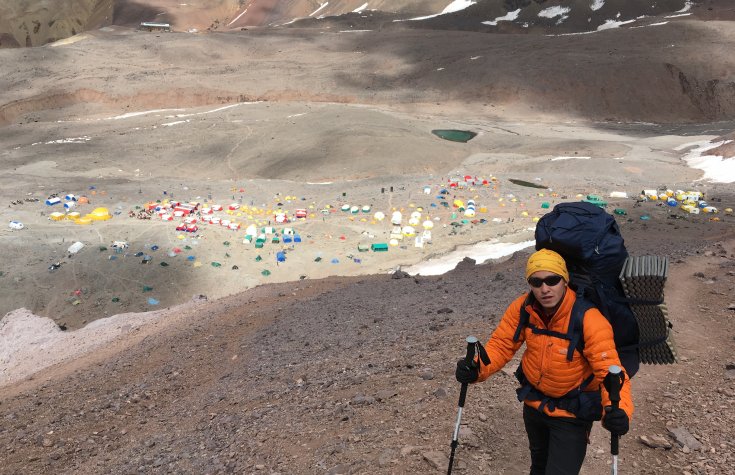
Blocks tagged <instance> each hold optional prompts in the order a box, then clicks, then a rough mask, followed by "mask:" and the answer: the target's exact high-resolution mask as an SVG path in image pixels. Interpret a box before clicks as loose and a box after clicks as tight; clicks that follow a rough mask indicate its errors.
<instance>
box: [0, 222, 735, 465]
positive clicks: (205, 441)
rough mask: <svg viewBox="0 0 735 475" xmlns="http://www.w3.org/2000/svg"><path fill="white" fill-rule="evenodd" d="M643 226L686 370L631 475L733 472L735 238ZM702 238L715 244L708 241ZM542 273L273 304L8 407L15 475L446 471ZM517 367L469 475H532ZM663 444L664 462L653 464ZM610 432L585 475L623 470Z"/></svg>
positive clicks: (462, 456)
mask: <svg viewBox="0 0 735 475" xmlns="http://www.w3.org/2000/svg"><path fill="white" fill-rule="evenodd" d="M649 211H652V212H651V215H652V217H653V218H652V219H651V220H649V221H645V222H644V221H641V220H640V219H639V218H638V214H640V211H637V212H636V214H633V215H631V217H630V219H624V220H622V222H621V226H622V229H623V232H624V235H625V236H626V242H627V243H628V247H629V249H630V251H631V253H633V254H636V255H642V254H646V253H656V254H662V255H668V256H669V257H670V259H671V262H672V271H671V276H670V281H669V284H668V286H667V302H668V304H669V309H670V313H671V318H672V320H673V322H674V325H675V327H674V328H675V337H676V340H677V342H678V348H679V353H680V356H681V362H680V363H679V364H678V365H674V366H663V367H651V366H647V367H643V369H642V370H641V371H640V373H639V374H638V375H637V376H636V378H635V380H634V394H635V400H636V404H637V412H636V415H635V419H634V422H633V428H632V431H631V433H630V435H628V436H626V437H624V438H623V439H622V446H621V461H620V464H621V467H625V470H626V471H632V472H634V473H641V474H655V473H690V474H695V473H696V474H704V473H733V469H732V467H733V459H732V453H733V449H734V447H733V445H732V444H733V440H732V437H731V435H732V432H731V427H732V424H733V423H735V419H734V418H733V414H734V413H733V411H732V410H731V409H732V405H733V404H734V403H735V379H733V375H732V372H733V369H732V368H733V362H732V358H731V355H730V353H729V351H728V348H730V347H731V346H732V341H733V338H734V337H735V327H733V325H732V312H733V303H732V299H731V294H732V290H733V287H734V285H735V268H734V267H733V265H732V263H733V262H734V261H733V258H734V257H735V244H734V242H735V241H733V232H732V227H731V226H720V225H718V224H717V223H711V225H709V224H706V223H704V222H698V221H696V220H695V221H690V220H686V219H685V220H670V219H667V218H666V217H665V215H666V213H665V210H662V213H658V212H656V210H649V209H646V212H649ZM703 226H709V227H707V232H706V233H704V234H703V233H702V229H703ZM524 259H525V255H524V254H521V255H517V256H514V257H513V258H511V259H510V260H508V261H507V262H504V263H499V264H490V265H483V266H478V265H474V264H473V263H472V262H464V263H461V264H460V265H458V267H457V269H456V270H455V271H453V272H450V273H449V274H446V275H444V276H441V277H421V276H416V277H402V278H398V277H401V276H399V275H395V276H393V277H391V276H375V277H365V278H350V279H335V278H331V279H327V280H322V281H309V280H306V281H301V282H297V283H291V284H279V285H274V286H265V287H260V288H258V289H254V290H252V291H249V292H246V293H244V294H241V295H238V296H234V297H232V298H227V299H223V300H220V301H216V302H211V303H203V304H197V305H196V306H195V307H194V308H193V310H191V311H186V312H183V313H182V314H181V315H179V316H176V317H173V318H172V319H171V321H170V322H168V323H167V324H165V325H164V326H163V328H159V329H158V330H156V331H152V330H150V329H149V330H141V331H140V332H138V333H136V334H135V335H133V336H131V337H130V338H129V339H127V340H125V341H124V342H121V343H119V344H118V345H117V346H115V347H112V348H110V349H108V350H107V351H105V352H103V353H98V354H95V355H91V356H88V357H87V358H85V359H82V360H78V361H76V362H73V363H71V364H67V365H63V366H61V367H58V368H55V369H54V370H52V371H47V372H44V373H42V374H39V375H37V376H36V377H35V378H34V379H32V380H30V381H26V382H24V383H20V384H17V385H15V386H11V387H6V388H3V389H2V392H1V393H0V394H2V412H3V414H4V416H3V417H4V423H3V425H2V426H0V446H2V447H3V452H4V455H3V457H4V467H3V472H4V473H9V474H15V473H18V474H20V473H23V474H31V473H49V472H54V473H133V472H145V473H171V472H176V473H230V472H235V473H271V474H275V473H304V474H311V473H314V474H316V473H330V474H340V473H342V474H347V473H374V474H377V473H386V474H387V473H439V472H441V471H444V470H445V464H446V462H447V455H448V449H449V441H450V439H451V432H452V427H453V423H454V418H455V414H456V406H455V405H456V398H457V393H458V385H457V384H456V383H455V382H454V380H453V367H454V361H455V360H456V358H458V357H459V356H461V355H462V353H463V352H464V343H463V339H464V337H465V336H466V335H468V334H476V335H478V336H479V337H481V338H483V339H484V338H486V337H487V336H488V334H489V332H490V331H491V330H492V328H493V326H494V324H495V323H496V322H497V321H498V318H499V317H500V315H501V314H502V311H503V309H504V306H505V305H506V304H507V302H509V301H510V299H511V298H513V297H514V296H515V295H516V294H517V293H519V292H521V291H522V289H523V285H522V276H521V269H522V266H523V263H524ZM511 371H512V368H510V369H509V370H508V371H504V372H501V373H498V374H497V375H496V376H494V377H493V378H491V379H490V380H489V381H488V382H486V383H483V384H482V385H478V386H472V387H471V388H470V391H469V397H468V403H467V406H466V411H465V416H464V419H463V422H464V426H463V429H462V431H461V432H460V441H461V442H460V447H459V449H458V462H457V468H456V473H480V472H481V471H482V472H484V473H524V472H525V470H526V469H525V467H526V466H527V464H528V456H527V454H526V449H525V442H524V432H523V429H522V422H521V418H520V408H519V406H518V402H517V401H515V394H514V392H513V388H514V387H515V383H514V380H513V377H512V375H511ZM657 446H660V448H652V447H657ZM608 447H609V439H608V438H607V437H606V433H605V431H603V430H602V429H600V428H599V427H597V428H596V429H595V430H594V431H593V438H592V445H591V446H590V449H589V453H588V458H587V461H586V463H585V468H584V471H583V473H586V474H593V473H602V472H603V471H604V470H607V469H608V468H607V464H608V463H609V458H610V457H609V455H608V452H607V450H608Z"/></svg>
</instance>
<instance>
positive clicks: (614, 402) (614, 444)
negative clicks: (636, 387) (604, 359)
mask: <svg viewBox="0 0 735 475" xmlns="http://www.w3.org/2000/svg"><path fill="white" fill-rule="evenodd" d="M622 379H623V370H622V368H620V366H617V365H611V366H610V368H608V373H607V376H606V377H605V389H607V393H608V396H609V397H610V405H611V406H612V408H613V409H617V408H619V407H620V387H621V386H622V383H623V381H622ZM619 441H620V436H618V435H616V434H612V436H611V437H610V453H611V454H613V455H618V453H619Z"/></svg>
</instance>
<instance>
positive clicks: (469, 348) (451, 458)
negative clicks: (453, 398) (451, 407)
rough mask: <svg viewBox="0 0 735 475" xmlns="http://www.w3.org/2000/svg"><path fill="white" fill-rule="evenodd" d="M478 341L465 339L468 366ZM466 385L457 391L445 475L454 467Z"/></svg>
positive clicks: (472, 338)
mask: <svg viewBox="0 0 735 475" xmlns="http://www.w3.org/2000/svg"><path fill="white" fill-rule="evenodd" d="M477 344H478V340H477V338H476V337H474V336H468V337H467V356H465V358H464V360H465V362H466V363H467V364H468V365H469V364H472V362H473V361H474V359H475V348H476V347H477ZM467 386H468V384H467V383H462V389H460V391H459V404H458V405H457V406H458V408H457V422H456V423H455V424H454V435H452V445H451V447H452V452H451V454H450V455H449V468H448V469H447V475H452V465H454V451H455V450H457V444H458V443H459V441H458V440H457V438H458V436H459V423H460V422H461V421H462V408H464V400H465V398H466V397H467Z"/></svg>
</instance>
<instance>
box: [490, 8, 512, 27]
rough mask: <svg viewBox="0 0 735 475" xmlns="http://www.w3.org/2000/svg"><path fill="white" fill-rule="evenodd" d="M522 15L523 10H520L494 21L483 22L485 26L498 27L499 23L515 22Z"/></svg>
mask: <svg viewBox="0 0 735 475" xmlns="http://www.w3.org/2000/svg"><path fill="white" fill-rule="evenodd" d="M520 13H521V9H520V8H519V9H518V10H513V11H512V12H508V13H506V14H505V15H503V16H499V17H497V18H496V19H494V20H489V21H483V22H482V24H483V25H490V26H496V25H497V24H498V22H499V21H513V20H515V19H516V18H518V15H520Z"/></svg>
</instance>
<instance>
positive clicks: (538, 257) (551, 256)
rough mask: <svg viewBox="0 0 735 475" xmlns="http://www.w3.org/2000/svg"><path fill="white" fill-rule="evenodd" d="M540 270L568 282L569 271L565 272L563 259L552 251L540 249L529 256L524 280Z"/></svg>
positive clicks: (565, 266) (565, 265) (565, 267)
mask: <svg viewBox="0 0 735 475" xmlns="http://www.w3.org/2000/svg"><path fill="white" fill-rule="evenodd" d="M540 270H545V271H549V272H553V273H554V274H556V275H560V276H562V277H564V280H565V281H566V282H569V271H567V264H566V262H564V258H563V257H561V256H560V255H559V254H558V253H556V252H554V251H552V250H549V249H541V250H540V251H536V252H534V253H533V254H531V257H529V258H528V264H526V280H528V278H529V277H531V274H533V273H534V272H536V271H540Z"/></svg>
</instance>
